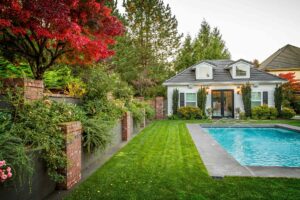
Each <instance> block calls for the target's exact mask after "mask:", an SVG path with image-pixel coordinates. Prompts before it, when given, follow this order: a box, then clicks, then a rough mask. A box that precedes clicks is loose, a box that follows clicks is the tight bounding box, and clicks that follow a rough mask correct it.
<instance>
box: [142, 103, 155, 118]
mask: <svg viewBox="0 0 300 200" xmlns="http://www.w3.org/2000/svg"><path fill="white" fill-rule="evenodd" d="M144 108H145V112H146V119H149V120H153V119H154V117H155V110H154V108H153V107H152V106H150V105H149V104H147V103H144Z"/></svg>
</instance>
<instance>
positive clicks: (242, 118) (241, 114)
mask: <svg viewBox="0 0 300 200" xmlns="http://www.w3.org/2000/svg"><path fill="white" fill-rule="evenodd" d="M239 119H240V120H246V119H247V117H246V114H245V112H240V115H239Z"/></svg>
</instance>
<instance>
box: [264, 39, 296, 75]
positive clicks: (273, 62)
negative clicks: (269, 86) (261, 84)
mask: <svg viewBox="0 0 300 200" xmlns="http://www.w3.org/2000/svg"><path fill="white" fill-rule="evenodd" d="M259 69H263V70H267V71H268V70H271V71H272V70H274V71H276V70H278V71H281V70H291V69H299V70H300V48H299V47H295V46H292V45H290V44H288V45H286V46H284V47H282V48H281V49H279V50H278V51H276V52H275V53H273V54H272V55H271V56H270V57H268V58H267V59H266V60H265V61H263V62H262V63H261V64H260V66H259Z"/></svg>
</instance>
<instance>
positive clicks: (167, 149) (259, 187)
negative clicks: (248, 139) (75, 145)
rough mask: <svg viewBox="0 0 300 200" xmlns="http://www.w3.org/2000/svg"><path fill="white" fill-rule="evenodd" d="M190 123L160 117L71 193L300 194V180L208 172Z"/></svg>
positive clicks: (169, 195) (73, 195) (147, 196)
mask: <svg viewBox="0 0 300 200" xmlns="http://www.w3.org/2000/svg"><path fill="white" fill-rule="evenodd" d="M186 123H212V121H211V120H201V121H180V120H165V121H157V122H154V123H152V124H151V125H149V126H148V127H147V128H145V129H144V130H143V131H142V132H141V133H140V134H139V135H138V136H136V137H135V138H134V139H133V140H132V141H131V142H130V143H129V144H128V145H127V146H126V147H124V148H123V149H122V150H121V151H120V152H118V153H117V154H115V156H114V157H113V158H112V159H110V160H109V161H108V162H107V163H106V164H105V165H104V166H103V167H101V168H100V169H98V170H97V171H96V172H95V173H94V174H93V175H92V176H91V177H89V178H88V179H87V180H86V181H84V182H83V183H82V184H80V185H79V186H78V187H77V188H75V190H74V191H72V192H71V193H70V194H69V195H68V196H67V197H66V199H68V200H75V199H80V200H85V199H298V198H299V195H300V180H299V179H285V178H246V177H225V178H224V179H222V180H215V179H212V178H211V177H209V176H208V174H207V171H206V169H205V167H204V165H203V162H202V161H201V158H200V157H199V154H198V152H197V150H196V148H195V146H194V144H193V141H192V139H191V137H190V135H189V133H188V130H187V128H186V126H185V124H186ZM213 123H215V122H213ZM220 123H227V124H228V123H286V124H292V125H297V126H300V121H299V120H298V121H297V120H271V121H270V120H259V121H257V120H247V121H242V120H241V121H232V120H221V121H220Z"/></svg>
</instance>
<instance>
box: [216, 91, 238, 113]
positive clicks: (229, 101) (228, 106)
mask: <svg viewBox="0 0 300 200" xmlns="http://www.w3.org/2000/svg"><path fill="white" fill-rule="evenodd" d="M233 103H234V102H233V90H213V91H212V116H213V117H233V113H234V112H233V111H234V110H233V109H234V104H233Z"/></svg>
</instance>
